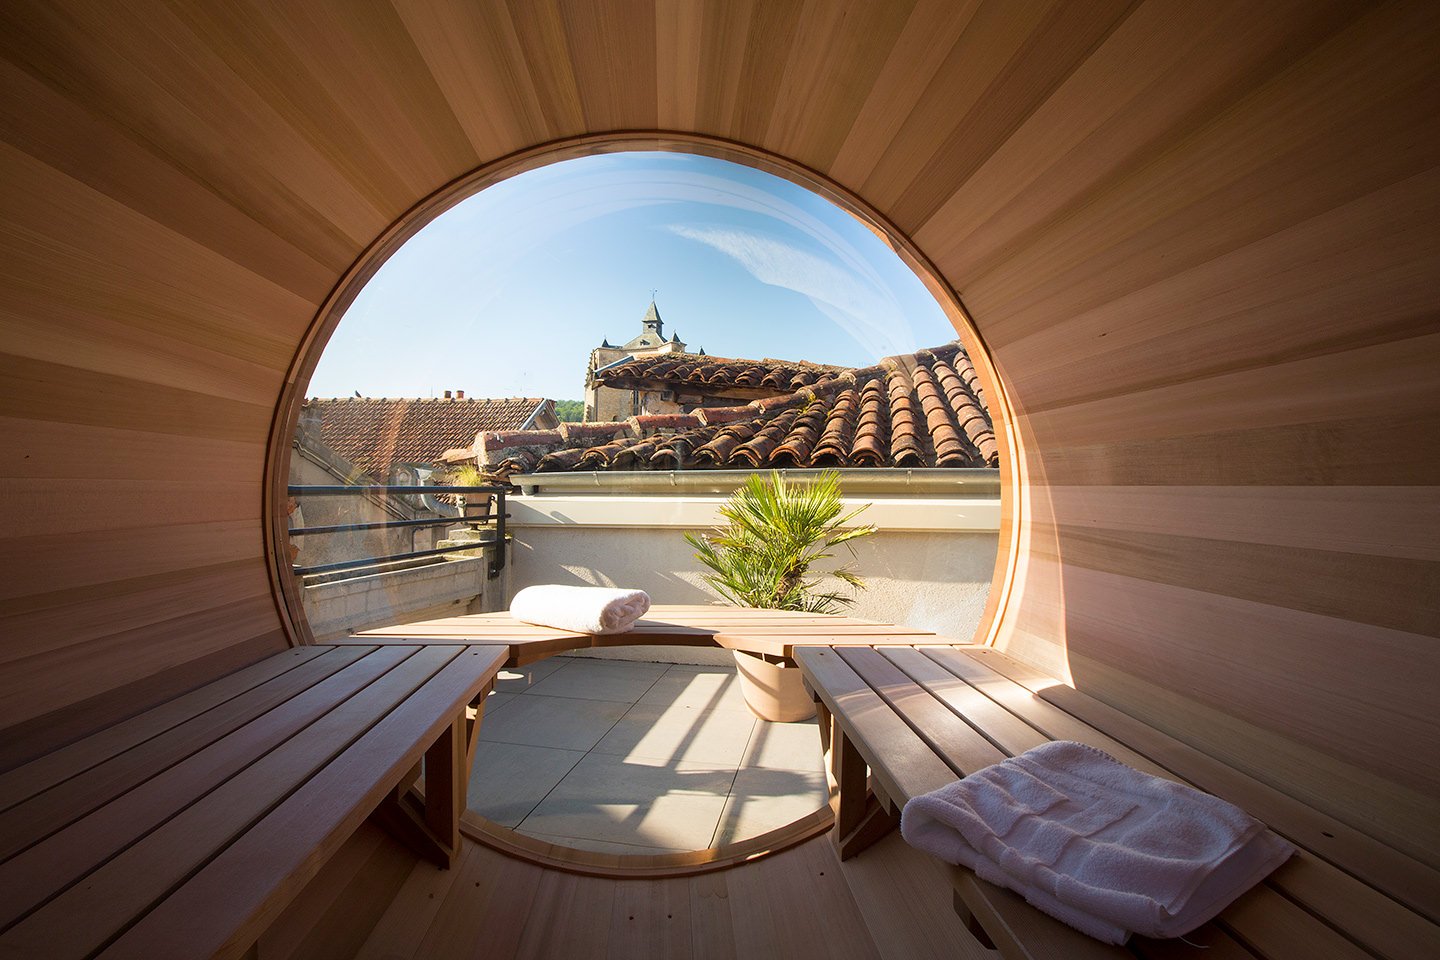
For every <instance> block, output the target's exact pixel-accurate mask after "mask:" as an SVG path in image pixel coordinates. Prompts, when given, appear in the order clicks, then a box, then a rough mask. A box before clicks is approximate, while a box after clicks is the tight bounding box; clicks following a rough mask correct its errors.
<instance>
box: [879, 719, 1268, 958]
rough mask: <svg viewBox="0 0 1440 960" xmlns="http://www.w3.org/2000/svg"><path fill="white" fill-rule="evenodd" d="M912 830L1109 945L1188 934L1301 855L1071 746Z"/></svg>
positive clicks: (976, 788) (1242, 821) (928, 811)
mask: <svg viewBox="0 0 1440 960" xmlns="http://www.w3.org/2000/svg"><path fill="white" fill-rule="evenodd" d="M900 831H901V833H902V834H903V835H904V837H905V839H906V841H907V842H909V843H910V844H911V845H912V846H916V847H919V848H920V849H922V850H925V851H927V852H929V853H932V854H934V855H935V856H937V857H940V858H941V859H942V860H945V861H947V862H949V863H958V864H963V865H964V866H967V867H969V868H970V869H972V870H974V871H975V873H976V874H977V875H978V876H980V877H981V878H982V879H984V880H988V881H990V882H991V883H994V884H998V885H1000V886H1004V887H1008V888H1010V889H1011V890H1014V891H1016V892H1018V893H1020V894H1023V895H1024V897H1025V899H1026V900H1027V901H1029V902H1030V903H1031V904H1032V905H1034V906H1035V907H1037V908H1039V909H1041V910H1043V911H1045V912H1046V913H1048V914H1050V915H1051V916H1053V917H1055V918H1057V919H1059V920H1063V921H1064V922H1065V923H1068V924H1070V926H1072V927H1075V928H1076V929H1077V930H1080V931H1082V932H1084V933H1087V934H1089V935H1090V936H1092V937H1095V938H1096V939H1099V940H1104V941H1106V942H1107V943H1124V942H1125V941H1126V940H1127V939H1129V937H1130V934H1131V932H1132V931H1133V932H1135V933H1139V934H1142V935H1144V936H1148V937H1157V938H1163V937H1176V936H1181V935H1183V934H1185V933H1189V932H1190V931H1191V930H1193V929H1195V928H1196V927H1198V926H1200V925H1201V924H1202V923H1204V922H1205V921H1207V920H1209V919H1211V918H1212V917H1214V916H1215V915H1216V914H1218V913H1219V912H1220V911H1221V910H1223V909H1224V908H1225V907H1226V906H1228V905H1229V904H1230V903H1231V901H1233V900H1235V899H1236V898H1237V897H1239V896H1240V894H1242V893H1244V892H1245V891H1246V890H1248V889H1250V888H1251V887H1252V886H1254V885H1255V884H1256V883H1259V882H1260V881H1261V880H1262V879H1264V877H1265V876H1266V875H1267V874H1269V873H1270V871H1272V870H1274V869H1275V868H1276V867H1278V866H1280V864H1282V863H1284V862H1285V860H1286V859H1287V858H1288V857H1289V856H1290V855H1291V854H1292V853H1294V851H1295V848H1294V847H1292V846H1291V845H1290V844H1289V843H1287V842H1286V841H1285V840H1282V839H1281V838H1280V837H1277V836H1276V835H1275V834H1273V833H1271V832H1270V831H1269V830H1267V829H1266V828H1265V825H1264V824H1262V823H1261V822H1260V821H1258V820H1256V819H1255V818H1254V817H1251V816H1250V815H1249V814H1247V813H1245V811H1243V810H1241V809H1240V808H1239V807H1237V806H1235V805H1234V804H1231V803H1227V802H1225V801H1224V800H1221V799H1219V798H1218V797H1213V796H1210V795H1209V794H1206V793H1201V792H1200V791H1198V790H1195V789H1193V788H1191V787H1188V786H1185V785H1183V784H1179V783H1173V782H1171V781H1169V780H1162V779H1160V778H1158V777H1152V776H1150V775H1149V774H1146V773H1141V772H1140V771H1138V770H1135V769H1133V768H1131V767H1128V766H1126V765H1125V764H1123V763H1121V762H1120V761H1118V760H1116V759H1115V758H1114V757H1111V756H1110V755H1109V754H1107V753H1104V752H1102V751H1100V750H1096V749H1095V748H1094V747H1089V746H1086V745H1084V744H1081V743H1072V742H1069V741H1065V740H1058V741H1055V742H1053V743H1047V744H1043V745H1042V746H1039V747H1035V748H1034V749H1032V750H1027V751H1026V752H1025V753H1022V754H1020V755H1019V756H1018V757H1011V758H1010V759H1008V760H1005V761H1003V762H1001V763H997V764H995V765H993V766H990V767H986V768H984V769H983V770H977V771H976V772H975V773H972V774H971V775H970V776H968V777H966V778H965V779H963V780H959V781H956V782H955V783H952V784H948V785H946V786H944V787H941V788H940V789H939V790H935V791H933V792H931V793H927V794H925V795H923V796H919V797H914V798H913V799H911V800H910V802H908V803H907V804H905V809H904V811H903V813H902V815H901V821H900Z"/></svg>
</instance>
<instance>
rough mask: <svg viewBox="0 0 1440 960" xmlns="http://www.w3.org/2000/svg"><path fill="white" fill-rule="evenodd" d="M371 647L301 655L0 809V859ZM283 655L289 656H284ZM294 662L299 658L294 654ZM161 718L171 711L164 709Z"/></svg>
mask: <svg viewBox="0 0 1440 960" xmlns="http://www.w3.org/2000/svg"><path fill="white" fill-rule="evenodd" d="M371 649H374V648H373V647H355V648H350V649H345V650H332V651H329V652H327V653H325V654H324V655H322V656H316V657H313V658H308V659H305V660H304V661H303V662H300V663H299V665H298V666H296V667H295V668H294V669H291V670H287V671H286V672H284V673H282V674H280V675H278V676H276V677H274V678H272V679H270V680H267V681H266V682H264V683H261V684H258V685H256V686H252V687H251V688H250V689H248V690H246V691H244V692H243V693H240V694H238V695H236V696H233V697H231V698H229V699H228V700H225V701H224V702H222V703H219V704H216V705H215V706H213V707H211V708H210V709H208V710H205V711H204V712H201V713H198V714H196V715H195V716H192V717H191V718H190V719H189V720H186V721H184V722H181V723H174V724H173V725H170V726H169V727H168V728H167V729H165V730H163V731H161V732H159V733H157V734H156V735H155V736H152V737H150V738H149V739H147V740H145V741H143V742H141V743H138V744H136V745H135V746H132V747H130V748H129V749H127V750H124V751H122V752H120V753H117V754H115V755H113V756H111V757H109V758H108V759H106V760H104V761H103V762H100V763H97V764H95V765H94V766H92V767H90V768H89V769H88V770H86V771H84V773H83V774H81V775H77V776H74V777H71V778H70V779H68V780H65V781H63V782H61V783H58V784H56V785H55V786H53V787H51V788H50V789H49V790H46V791H44V792H43V793H39V794H37V795H36V796H34V797H32V798H30V799H29V800H27V801H26V802H24V803H21V804H18V805H16V806H14V807H12V808H11V809H9V810H7V811H5V813H3V814H0V859H6V858H9V857H12V856H14V855H15V854H16V853H18V852H19V851H21V850H23V849H25V848H26V847H28V846H30V845H31V844H34V843H36V842H37V841H39V840H41V839H43V838H45V837H47V836H49V835H50V834H52V833H54V832H55V831H56V830H59V829H60V828H62V827H64V826H65V825H66V824H68V823H71V822H73V821H75V820H77V819H79V818H80V817H83V816H85V815H86V814H87V813H89V812H90V811H92V810H94V809H96V808H97V807H99V806H101V805H102V804H105V803H107V802H109V801H110V800H112V799H113V798H115V797H117V796H120V795H121V794H123V793H124V792H125V791H127V790H129V789H131V788H132V787H134V786H136V785H137V784H139V783H142V782H144V781H145V780H146V779H148V778H150V777H152V776H154V775H156V774H157V773H159V772H160V771H163V770H165V769H166V768H167V767H169V766H171V765H172V764H175V763H178V762H180V761H181V760H183V759H184V758H186V757H188V756H190V755H192V754H193V753H195V752H196V751H197V750H200V749H203V748H204V747H205V746H207V745H208V744H211V743H213V742H215V741H216V740H219V739H220V738H222V737H224V736H226V735H227V734H229V733H230V732H231V731H233V730H235V729H237V728H239V727H241V726H243V725H245V724H246V723H249V722H250V721H251V720H253V719H255V718H256V717H258V716H260V715H262V714H264V713H265V712H266V711H267V710H270V709H271V708H273V707H275V706H276V705H277V704H281V703H284V702H285V701H286V700H289V699H291V698H292V697H295V696H297V695H298V694H300V693H302V692H304V691H305V690H306V689H307V688H308V687H310V686H312V685H314V684H316V683H319V682H320V681H322V680H324V679H325V678H326V677H329V676H331V675H333V674H335V673H338V672H340V671H343V670H344V669H345V668H346V667H347V666H349V665H350V664H351V663H353V662H354V661H356V660H357V659H359V658H360V657H363V656H364V655H365V653H366V652H367V651H369V650H371ZM286 659H287V660H288V659H289V658H286ZM295 659H296V660H297V661H298V660H299V659H300V658H295ZM166 714H167V716H166V721H165V722H166V723H169V722H170V720H171V719H173V716H174V715H173V712H172V711H168V710H167V711H166Z"/></svg>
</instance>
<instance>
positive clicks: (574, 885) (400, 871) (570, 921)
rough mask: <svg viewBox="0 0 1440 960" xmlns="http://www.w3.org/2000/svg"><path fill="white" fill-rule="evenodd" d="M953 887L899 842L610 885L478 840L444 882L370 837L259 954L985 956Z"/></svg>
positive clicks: (816, 845) (503, 958) (812, 848)
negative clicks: (847, 856) (850, 855)
mask: <svg viewBox="0 0 1440 960" xmlns="http://www.w3.org/2000/svg"><path fill="white" fill-rule="evenodd" d="M950 890H951V886H950V881H949V878H948V876H947V874H946V872H945V869H944V867H943V866H942V865H941V864H940V863H939V862H938V861H935V860H932V859H931V858H929V857H926V856H925V855H924V854H921V853H918V852H917V851H915V850H912V849H911V848H909V847H907V846H906V845H905V843H904V842H903V841H902V840H901V839H900V837H899V835H898V834H892V835H891V836H890V837H888V838H886V839H885V840H884V841H882V842H881V843H879V844H877V845H876V846H874V847H872V848H871V849H870V850H867V851H866V852H865V853H864V854H862V855H861V856H859V857H856V858H855V859H853V860H850V861H847V862H846V863H845V864H843V865H842V864H841V863H840V862H839V861H838V860H837V858H836V856H835V853H834V848H833V846H832V845H831V843H830V841H829V839H828V838H826V837H823V836H822V837H818V838H816V839H814V840H811V841H809V842H807V843H805V844H802V845H801V846H799V847H795V848H793V849H791V850H788V851H786V852H784V853H780V854H776V855H774V856H772V857H768V858H766V859H763V860H759V861H756V862H753V863H748V864H745V865H743V866H740V867H736V868H734V869H731V870H724V871H719V872H715V873H709V874H703V875H700V876H695V877H685V878H677V879H670V880H603V879H596V878H592V877H582V876H577V875H574V874H569V873H564V872H561V871H558V870H553V869H547V868H544V867H540V866H536V865H534V864H531V863H526V862H523V861H519V860H512V859H509V858H507V857H505V856H503V855H501V854H499V853H496V852H494V851H492V850H489V849H487V848H485V847H482V846H480V845H479V844H476V843H473V842H471V841H468V840H467V841H466V842H465V848H464V851H463V854H462V856H461V858H460V861H459V864H458V866H457V867H456V868H455V869H453V870H449V871H442V870H439V869H437V868H436V867H434V866H432V865H430V864H428V863H424V862H420V861H418V860H417V859H416V858H415V857H413V856H412V855H411V854H410V853H408V852H407V851H406V850H405V849H404V848H403V847H401V846H399V845H398V844H396V843H395V842H394V841H392V840H391V839H390V838H389V837H388V836H386V835H385V834H384V833H383V832H381V831H380V830H378V829H374V828H371V827H368V826H367V827H366V828H365V829H364V830H362V831H361V832H360V833H359V834H358V835H357V836H356V838H355V839H354V840H353V841H352V842H351V843H350V844H349V845H348V846H347V847H346V848H345V849H344V850H343V851H341V853H340V854H339V855H337V856H336V857H335V859H334V860H332V861H331V863H330V865H329V866H328V867H327V869H326V871H325V872H324V873H322V874H321V875H320V876H319V877H318V878H317V879H316V882H315V884H313V885H312V887H311V888H310V890H308V891H307V892H306V894H305V895H304V896H302V897H301V898H300V899H299V900H298V901H297V902H296V903H295V905H294V906H293V907H292V908H291V910H290V911H289V913H287V914H286V915H285V916H284V917H282V918H281V920H280V921H279V922H277V923H276V924H275V925H274V926H273V927H272V928H271V930H270V931H269V932H268V933H267V934H266V937H265V938H264V939H263V940H261V942H260V944H259V947H260V949H259V957H260V958H261V960H302V958H303V960H341V958H357V960H399V958H426V960H452V958H453V960H461V958H466V960H469V958H479V957H484V958H487V960H492V958H493V960H507V958H512V957H513V958H521V957H527V958H532V957H533V958H553V957H563V958H566V960H587V958H616V960H620V958H624V960H643V958H695V960H700V958H705V960H709V958H715V960H726V958H745V960H751V958H755V960H764V958H769V957H775V958H785V960H805V958H811V957H813V958H816V960H821V958H825V960H829V958H835V960H846V958H854V960H869V958H877V960H878V958H884V960H927V958H932V957H933V958H936V960H939V958H944V960H968V958H972V957H973V958H975V960H979V958H981V957H984V956H986V954H985V953H984V952H982V951H981V950H980V949H979V947H978V944H976V942H975V940H974V939H973V938H971V937H970V935H969V934H968V933H966V932H965V930H964V928H963V926H962V925H961V923H960V921H959V920H958V919H957V917H956V915H955V913H954V910H953V909H952V907H951V902H950V896H951V895H950ZM862 905H863V906H862Z"/></svg>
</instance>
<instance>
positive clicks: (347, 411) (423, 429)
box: [301, 397, 550, 481]
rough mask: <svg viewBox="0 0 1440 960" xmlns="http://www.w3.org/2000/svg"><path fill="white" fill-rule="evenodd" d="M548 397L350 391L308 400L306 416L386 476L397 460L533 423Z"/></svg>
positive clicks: (330, 440)
mask: <svg viewBox="0 0 1440 960" xmlns="http://www.w3.org/2000/svg"><path fill="white" fill-rule="evenodd" d="M549 403H550V401H548V400H541V399H539V398H536V397H513V398H509V399H489V398H484V397H469V398H467V397H460V398H456V399H451V398H449V397H446V398H428V399H406V398H398V399H395V398H385V397H381V398H374V397H345V398H341V399H334V400H326V399H316V400H308V401H306V403H305V407H304V410H303V411H302V413H301V419H302V421H303V420H305V419H306V418H310V417H314V418H318V420H319V424H318V425H319V431H320V439H321V441H322V442H323V443H325V445H326V446H328V447H330V449H332V450H334V451H335V452H336V453H338V454H339V455H340V456H342V457H344V458H345V459H346V460H349V461H350V462H351V463H353V464H355V465H356V466H357V467H359V468H360V469H362V470H364V471H365V472H367V473H369V474H370V475H371V476H373V477H375V478H376V479H377V480H382V481H383V480H386V479H387V478H388V476H389V473H390V467H391V465H392V464H397V463H416V464H429V463H438V462H439V461H440V460H441V458H442V457H443V456H444V454H445V452H446V451H447V450H451V449H454V448H457V447H471V446H473V445H474V443H475V436H476V434H478V433H480V432H481V431H486V430H490V431H495V430H517V429H520V428H522V427H526V426H529V425H530V424H531V423H532V422H533V420H534V418H535V416H536V414H537V412H539V411H540V409H541V406H542V405H548V404H549Z"/></svg>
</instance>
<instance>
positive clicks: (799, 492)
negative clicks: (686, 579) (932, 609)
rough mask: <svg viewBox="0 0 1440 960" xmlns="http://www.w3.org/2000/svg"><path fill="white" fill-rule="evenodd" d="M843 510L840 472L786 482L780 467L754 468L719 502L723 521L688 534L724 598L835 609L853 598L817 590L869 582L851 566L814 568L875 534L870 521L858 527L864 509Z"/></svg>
mask: <svg viewBox="0 0 1440 960" xmlns="http://www.w3.org/2000/svg"><path fill="white" fill-rule="evenodd" d="M866 506H868V504H867V505H865V506H861V507H859V508H858V509H856V510H852V511H851V512H849V513H844V503H843V501H842V500H841V495H840V475H839V474H838V473H836V472H834V471H828V472H826V473H823V474H821V475H820V476H819V477H818V478H816V479H815V480H814V481H813V482H809V483H794V482H789V481H787V480H786V479H785V477H784V476H782V475H781V474H779V473H772V474H771V475H770V476H769V477H768V478H767V477H764V476H762V475H760V474H752V475H751V476H750V477H748V478H747V479H746V481H745V483H744V485H743V486H741V487H740V489H739V490H736V491H735V493H734V494H732V495H731V497H730V499H729V500H727V501H726V502H725V503H724V504H723V505H722V506H721V507H720V511H719V512H720V515H721V516H722V517H723V518H724V519H725V520H726V525H725V526H723V527H718V528H716V529H714V530H712V531H710V532H709V533H687V534H686V535H685V539H686V541H687V542H688V543H689V544H690V545H691V546H693V547H694V548H695V551H696V552H695V556H696V559H698V560H699V561H700V562H701V563H702V564H704V565H705V567H706V568H707V569H709V570H710V571H711V572H710V573H708V574H705V575H704V579H705V581H706V582H707V583H709V584H710V585H711V586H712V587H714V588H715V590H716V592H718V593H719V594H720V595H721V596H722V597H724V598H725V599H726V600H728V601H730V602H731V603H734V604H736V605H739V606H748V607H762V608H765V609H771V610H802V611H807V612H813V613H832V612H835V611H836V610H838V609H840V608H842V607H845V606H848V605H850V604H852V603H854V602H855V601H854V598H853V597H851V596H849V595H847V594H845V593H841V592H838V591H834V590H830V591H822V590H819V586H820V584H821V583H822V582H823V580H824V579H825V578H834V579H836V580H839V581H840V582H841V583H843V584H845V585H846V586H848V587H851V588H853V589H855V590H863V589H865V582H864V581H863V580H862V579H860V577H859V576H857V575H856V574H855V572H854V571H853V570H852V569H850V568H849V567H848V566H842V567H839V568H836V569H833V570H829V571H825V572H823V573H818V574H815V575H812V574H811V567H812V566H813V565H815V564H817V563H820V562H822V561H825V560H830V559H832V558H833V556H834V554H833V552H831V551H833V549H834V548H835V547H839V546H844V547H845V549H846V550H848V551H850V552H851V555H852V556H853V555H854V549H853V547H852V546H851V543H852V542H853V541H855V540H857V539H859V538H861V537H868V536H870V535H871V534H873V533H874V532H875V527H874V526H873V525H871V524H865V525H861V526H853V525H852V521H853V520H854V519H855V517H856V516H857V515H858V514H859V513H860V512H861V511H862V510H864V509H865V508H866Z"/></svg>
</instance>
